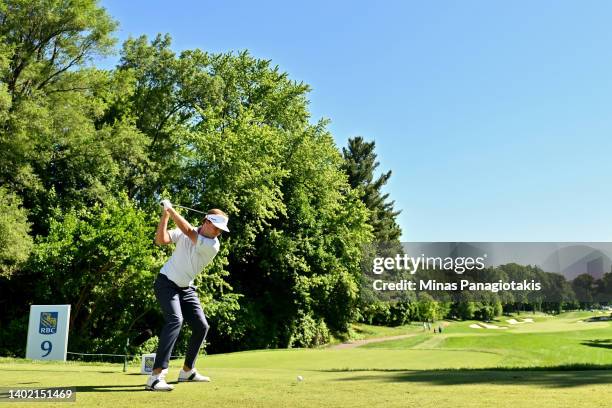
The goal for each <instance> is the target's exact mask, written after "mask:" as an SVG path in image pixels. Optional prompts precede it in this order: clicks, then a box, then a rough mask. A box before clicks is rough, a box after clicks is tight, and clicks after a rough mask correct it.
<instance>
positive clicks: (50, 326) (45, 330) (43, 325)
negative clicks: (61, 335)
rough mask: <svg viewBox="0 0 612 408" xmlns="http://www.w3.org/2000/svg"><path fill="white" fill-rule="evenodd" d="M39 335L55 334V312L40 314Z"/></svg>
mask: <svg viewBox="0 0 612 408" xmlns="http://www.w3.org/2000/svg"><path fill="white" fill-rule="evenodd" d="M38 332H39V333H40V334H55V333H56V332H57V312H40V326H39V328H38Z"/></svg>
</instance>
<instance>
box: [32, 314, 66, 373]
mask: <svg viewBox="0 0 612 408" xmlns="http://www.w3.org/2000/svg"><path fill="white" fill-rule="evenodd" d="M69 319H70V305H31V306H30V322H29V325H28V343H27V347H26V358H29V359H31V360H60V361H66V352H67V351H68V322H69V321H70V320H69Z"/></svg>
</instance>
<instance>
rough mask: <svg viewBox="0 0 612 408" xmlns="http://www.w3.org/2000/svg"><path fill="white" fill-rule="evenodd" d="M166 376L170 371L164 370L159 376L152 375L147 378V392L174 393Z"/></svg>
mask: <svg viewBox="0 0 612 408" xmlns="http://www.w3.org/2000/svg"><path fill="white" fill-rule="evenodd" d="M166 374H168V369H164V370H162V372H161V373H159V374H157V375H155V374H151V375H150V376H149V378H147V385H145V390H148V391H172V390H173V389H174V387H173V386H171V385H170V384H168V383H167V382H166Z"/></svg>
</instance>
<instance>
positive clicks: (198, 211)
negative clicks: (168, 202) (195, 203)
mask: <svg viewBox="0 0 612 408" xmlns="http://www.w3.org/2000/svg"><path fill="white" fill-rule="evenodd" d="M172 206H173V207H178V208H184V209H185V210H189V211H193V212H197V213H199V214H206V213H205V212H204V211H200V210H195V209H193V208H189V207H185V206H184V205H178V204H172Z"/></svg>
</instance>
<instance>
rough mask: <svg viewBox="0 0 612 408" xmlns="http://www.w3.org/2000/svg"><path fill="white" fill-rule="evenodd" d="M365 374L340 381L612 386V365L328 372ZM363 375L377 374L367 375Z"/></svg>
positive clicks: (562, 386)
mask: <svg viewBox="0 0 612 408" xmlns="http://www.w3.org/2000/svg"><path fill="white" fill-rule="evenodd" d="M326 371H331V372H347V373H348V372H361V374H360V375H354V376H349V377H344V378H340V379H338V380H337V381H381V382H397V383H401V382H412V383H428V384H430V385H441V386H444V385H470V384H489V385H511V386H516V385H526V386H537V387H548V388H571V387H580V386H588V385H596V384H611V383H612V365H595V364H580V365H567V366H553V367H517V368H514V367H509V368H503V367H499V368H466V369H440V370H326ZM363 372H375V373H376V374H372V375H363Z"/></svg>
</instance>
